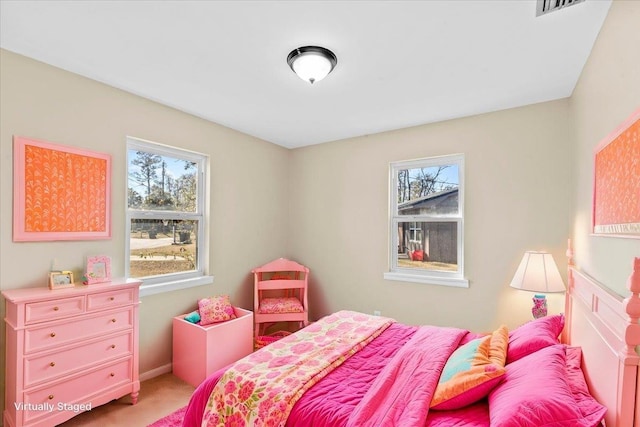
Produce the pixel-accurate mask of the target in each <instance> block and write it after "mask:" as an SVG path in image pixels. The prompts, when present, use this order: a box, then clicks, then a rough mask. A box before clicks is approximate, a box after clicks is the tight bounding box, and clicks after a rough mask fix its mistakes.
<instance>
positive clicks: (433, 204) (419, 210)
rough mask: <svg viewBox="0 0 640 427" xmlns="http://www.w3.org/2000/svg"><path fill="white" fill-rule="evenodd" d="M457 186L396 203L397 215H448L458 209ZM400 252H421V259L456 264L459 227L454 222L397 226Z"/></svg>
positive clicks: (408, 253) (408, 254)
mask: <svg viewBox="0 0 640 427" xmlns="http://www.w3.org/2000/svg"><path fill="white" fill-rule="evenodd" d="M458 206H459V204H458V189H457V188H454V189H451V190H445V191H440V192H438V193H433V194H429V195H428V196H424V197H420V198H417V199H413V200H410V201H408V202H404V203H401V204H399V205H398V214H400V215H425V214H427V215H434V216H437V215H451V214H456V213H457V212H458ZM398 233H399V234H398V236H399V237H400V238H399V247H398V253H399V254H407V256H409V257H410V253H411V252H413V251H415V250H422V251H424V258H423V261H431V262H443V263H447V264H457V263H458V248H457V241H458V229H457V224H456V223H453V222H416V223H407V222H405V223H400V224H399V225H398Z"/></svg>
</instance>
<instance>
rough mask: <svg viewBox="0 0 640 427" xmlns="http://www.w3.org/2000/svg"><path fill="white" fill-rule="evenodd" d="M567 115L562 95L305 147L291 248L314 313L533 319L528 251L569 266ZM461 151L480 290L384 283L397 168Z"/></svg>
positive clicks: (468, 320) (473, 282) (472, 267)
mask: <svg viewBox="0 0 640 427" xmlns="http://www.w3.org/2000/svg"><path fill="white" fill-rule="evenodd" d="M567 116H568V102H567V100H560V101H556V102H550V103H544V104H538V105H534V106H529V107H525V108H518V109H511V110H507V111H502V112H497V113H492V114H485V115H480V116H475V117H470V118H465V119H459V120H452V121H447V122H441V123H436V124H431V125H425V126H418V127H414V128H409V129H401V130H398V131H394V132H387V133H382V134H376V135H369V136H366V137H361V138H354V139H350V140H346V141H339V142H335V143H328V144H321V145H316V146H311V147H306V148H301V149H296V150H294V151H293V159H292V164H293V166H294V169H293V179H291V193H292V196H293V197H292V199H293V200H295V204H294V205H293V206H292V209H291V225H292V226H291V231H290V233H289V239H290V241H289V247H290V248H291V252H292V253H294V254H296V256H297V257H298V258H299V259H300V260H301V261H302V262H304V263H306V264H307V265H309V266H310V267H311V276H310V277H311V279H312V280H311V290H310V292H309V294H310V298H311V303H310V304H311V308H312V317H318V316H320V315H324V314H326V313H329V312H331V311H334V310H338V309H343V308H348V309H355V310H360V311H363V312H367V313H372V312H373V311H374V310H380V311H381V312H382V314H383V315H386V316H390V317H393V318H396V319H397V320H400V321H403V322H408V323H412V324H438V325H456V326H460V327H465V328H470V329H473V330H489V329H490V328H493V327H495V326H499V324H501V323H504V324H507V325H510V326H514V325H517V324H519V323H522V322H523V321H525V320H528V319H529V318H530V316H531V314H530V312H529V306H530V305H531V294H529V293H526V292H518V291H515V290H513V289H511V288H509V287H508V285H509V282H510V280H511V278H512V276H513V273H514V272H515V270H516V268H517V266H518V263H519V262H520V259H521V258H522V255H523V253H524V251H525V250H527V249H533V250H542V249H545V250H548V251H551V252H552V253H553V254H554V256H555V257H556V260H557V262H558V264H559V266H560V268H561V269H562V270H564V269H565V267H566V261H565V259H564V257H563V253H564V250H565V244H566V239H567V236H568V235H569V230H570V223H569V218H570V216H571V185H570V180H571V175H572V169H571V168H572V166H571V165H572V162H571V140H570V129H569V127H568V123H567V120H566V118H567ZM454 153H464V155H465V226H464V236H465V253H464V257H465V263H464V265H465V276H466V278H468V279H469V281H470V287H469V288H468V289H464V288H451V287H443V286H434V285H425V284H417V283H406V282H395V281H388V280H385V279H383V273H384V272H385V271H386V270H387V268H388V228H389V225H388V197H389V196H388V187H389V184H388V182H389V163H390V162H393V161H398V160H408V159H414V158H421V157H431V156H440V155H444V154H454ZM554 303H555V301H554ZM553 309H555V310H556V311H560V307H559V306H558V305H557V304H556V305H554V307H553Z"/></svg>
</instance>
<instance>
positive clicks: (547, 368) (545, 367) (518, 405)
mask: <svg viewBox="0 0 640 427" xmlns="http://www.w3.org/2000/svg"><path fill="white" fill-rule="evenodd" d="M506 371H507V372H506V374H505V375H504V379H503V381H502V382H501V383H500V384H499V385H498V386H496V387H495V388H494V389H493V390H491V392H490V393H489V416H490V418H491V426H492V427H494V426H495V427H523V426H531V427H534V426H543V425H548V426H551V425H553V426H581V427H591V426H593V427H595V426H597V425H598V424H599V423H600V421H601V420H602V416H604V413H600V412H596V413H590V414H583V413H582V411H581V410H580V408H579V407H578V404H577V402H576V399H575V398H574V396H573V393H572V392H571V387H570V386H569V382H568V380H567V375H566V355H565V350H564V346H563V345H560V344H558V345H552V346H549V347H545V348H543V349H541V350H539V351H537V352H535V353H532V354H530V355H529V356H526V357H523V358H521V359H520V360H517V361H515V362H513V363H511V364H508V365H507V366H506Z"/></svg>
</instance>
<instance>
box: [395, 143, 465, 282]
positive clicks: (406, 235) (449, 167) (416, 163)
mask: <svg viewBox="0 0 640 427" xmlns="http://www.w3.org/2000/svg"><path fill="white" fill-rule="evenodd" d="M389 191H390V215H389V218H390V221H389V233H390V236H389V241H390V244H391V247H390V248H389V254H390V255H389V265H390V268H389V271H388V272H386V273H385V274H384V277H385V278H386V279H389V280H401V281H410V282H420V283H431V284H436V285H446V286H458V287H468V286H469V282H468V281H467V280H466V279H465V278H464V263H463V254H464V240H463V229H464V227H463V220H464V156H463V155H462V154H456V155H450V156H442V157H431V158H425V159H418V160H410V161H402V162H395V163H392V164H391V167H390V190H389Z"/></svg>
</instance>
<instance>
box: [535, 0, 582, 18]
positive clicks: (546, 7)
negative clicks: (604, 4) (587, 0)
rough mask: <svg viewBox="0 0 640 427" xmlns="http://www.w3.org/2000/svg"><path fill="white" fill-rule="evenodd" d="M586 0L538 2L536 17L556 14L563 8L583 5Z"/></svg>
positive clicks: (542, 0)
mask: <svg viewBox="0 0 640 427" xmlns="http://www.w3.org/2000/svg"><path fill="white" fill-rule="evenodd" d="M583 1H584V0H538V3H537V4H536V16H541V15H546V14H547V13H551V12H555V11H556V10H560V9H562V8H563V7H567V6H573V5H574V4H578V3H582V2H583Z"/></svg>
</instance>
